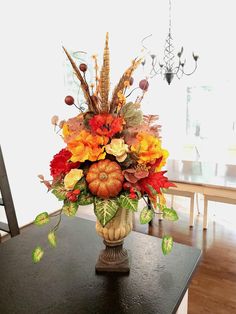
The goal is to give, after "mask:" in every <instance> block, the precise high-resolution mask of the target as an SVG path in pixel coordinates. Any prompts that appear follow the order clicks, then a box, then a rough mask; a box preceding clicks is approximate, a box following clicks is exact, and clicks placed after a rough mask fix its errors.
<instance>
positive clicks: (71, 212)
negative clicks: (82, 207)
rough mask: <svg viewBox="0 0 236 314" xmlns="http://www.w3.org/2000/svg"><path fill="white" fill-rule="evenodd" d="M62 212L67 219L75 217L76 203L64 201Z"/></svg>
mask: <svg viewBox="0 0 236 314" xmlns="http://www.w3.org/2000/svg"><path fill="white" fill-rule="evenodd" d="M62 210H63V213H64V214H65V215H66V216H69V217H72V216H75V214H76V212H77V210H78V203H77V202H69V201H65V203H64V205H63V207H62Z"/></svg>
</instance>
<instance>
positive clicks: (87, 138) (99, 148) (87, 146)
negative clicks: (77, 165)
mask: <svg viewBox="0 0 236 314" xmlns="http://www.w3.org/2000/svg"><path fill="white" fill-rule="evenodd" d="M108 140H109V139H108V137H105V136H99V135H92V134H91V133H89V132H87V131H85V130H82V131H81V132H80V133H79V134H78V135H77V136H76V137H74V138H73V139H72V140H71V141H70V142H69V143H68V146H67V149H68V150H69V151H70V152H71V153H72V157H71V158H70V160H71V161H72V162H76V161H80V162H84V161H85V160H90V161H96V160H100V159H104V158H105V156H106V152H104V145H106V144H107V143H108Z"/></svg>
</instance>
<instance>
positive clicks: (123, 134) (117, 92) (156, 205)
mask: <svg viewBox="0 0 236 314" xmlns="http://www.w3.org/2000/svg"><path fill="white" fill-rule="evenodd" d="M63 49H64V51H65V53H66V55H67V57H68V59H69V62H70V64H71V66H72V68H73V71H74V73H75V75H76V77H77V78H78V80H79V82H80V88H81V90H82V91H83V95H84V99H85V102H86V104H87V110H84V108H83V109H82V107H81V104H80V103H78V104H75V101H74V97H73V96H71V95H68V96H66V97H65V103H66V104H67V105H68V106H73V105H75V106H76V108H77V109H78V111H79V112H78V114H77V115H76V116H75V117H73V118H70V119H69V120H67V121H64V120H62V121H59V118H58V116H53V117H52V119H51V122H52V124H53V125H54V129H55V131H56V133H59V132H61V134H60V136H61V137H62V138H63V140H64V142H65V147H64V148H63V149H61V150H60V151H59V153H57V154H56V155H55V156H54V157H53V159H52V160H51V162H50V172H51V176H52V179H51V180H46V179H45V178H44V176H43V175H39V179H40V180H41V182H42V183H44V184H45V185H46V187H47V189H48V191H50V192H52V193H53V194H54V195H55V196H56V197H57V199H58V200H59V201H61V202H62V206H61V209H60V210H59V211H58V212H56V213H55V214H53V215H51V216H49V214H48V213H47V212H43V213H40V214H39V215H38V216H37V217H36V218H35V224H36V225H39V226H41V225H44V224H47V223H48V222H49V221H50V220H51V219H53V218H54V217H55V216H58V221H57V223H56V224H55V226H54V227H52V228H51V230H50V232H49V233H48V242H49V244H50V246H51V247H53V248H55V247H56V246H57V236H56V234H57V232H58V228H59V225H60V222H61V216H62V214H65V215H67V216H69V217H71V216H75V215H76V212H77V210H78V208H79V206H83V205H90V204H92V205H93V210H94V213H95V215H96V217H97V222H96V231H97V233H98V235H99V236H101V237H102V238H103V240H104V244H105V249H104V250H102V251H101V253H100V256H99V257H98V261H97V264H96V267H95V269H96V271H97V272H125V273H127V272H129V271H130V264H129V256H128V253H127V251H126V250H125V249H124V248H123V242H124V238H125V237H126V236H127V235H128V234H129V233H130V232H131V230H132V219H133V213H134V212H136V211H138V206H139V200H140V199H143V200H144V201H145V203H146V205H145V206H144V208H143V209H141V212H140V223H141V224H145V223H148V222H150V221H151V220H152V219H153V218H154V216H155V214H159V215H160V214H161V215H162V216H163V218H164V219H167V220H171V221H176V220H177V219H178V215H177V213H176V211H175V210H174V209H173V208H168V207H167V205H166V201H165V198H164V194H163V192H164V190H165V189H168V188H169V187H173V186H174V184H173V183H171V182H170V181H169V180H168V178H167V177H166V176H165V173H166V171H165V170H162V168H163V167H164V166H165V164H166V160H167V158H168V152H167V150H165V149H163V148H162V143H161V139H160V135H159V133H160V125H158V124H157V120H158V116H157V115H144V114H143V113H142V111H141V110H140V103H141V101H142V100H143V97H144V95H145V93H146V92H147V91H148V87H149V85H148V81H147V80H145V79H142V80H141V81H140V82H139V83H138V84H137V85H138V86H137V87H135V89H137V88H139V91H140V95H139V96H138V97H137V98H136V100H135V101H134V102H132V101H129V102H128V101H127V98H128V97H129V96H130V95H131V94H132V92H129V89H130V87H131V86H132V85H133V84H134V79H133V73H134V71H135V69H136V68H137V67H138V66H139V65H140V63H141V62H142V59H138V58H136V59H135V60H133V61H132V63H131V65H130V67H129V68H128V69H127V70H126V71H125V72H124V74H123V75H122V76H121V78H120V80H119V82H118V84H117V85H116V87H115V88H114V91H113V93H112V94H111V96H110V79H109V74H110V61H109V59H110V58H109V47H108V33H107V35H106V41H105V48H104V54H103V64H102V67H101V71H100V75H99V74H98V62H97V57H96V56H95V55H94V56H93V57H92V58H93V62H94V64H95V71H94V72H95V77H94V83H92V84H90V85H89V84H88V83H87V80H86V71H87V69H88V66H87V64H84V63H81V64H79V65H78V66H77V64H76V63H75V61H74V60H73V59H72V57H71V55H70V54H69V52H68V51H67V50H66V49H65V48H64V47H63ZM147 197H148V200H147ZM150 204H151V205H150ZM91 210H92V208H91ZM78 236H79V235H78ZM88 245H89V244H88ZM172 247H173V239H172V237H171V236H170V235H167V234H163V240H162V251H163V254H164V255H166V254H168V253H169V252H170V251H171V250H172ZM43 255H44V250H43V248H42V247H41V246H37V247H36V248H35V249H34V250H33V252H32V257H33V261H34V262H35V263H37V262H39V261H40V260H41V259H42V257H43Z"/></svg>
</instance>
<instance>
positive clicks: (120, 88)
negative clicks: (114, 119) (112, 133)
mask: <svg viewBox="0 0 236 314" xmlns="http://www.w3.org/2000/svg"><path fill="white" fill-rule="evenodd" d="M141 61H142V59H138V60H136V59H135V60H133V62H132V65H131V66H130V67H129V68H128V69H127V70H126V71H125V73H124V74H123V75H122V77H121V79H120V81H119V83H118V85H117V86H116V87H115V89H114V91H113V95H112V100H111V104H110V112H111V113H112V112H114V111H115V109H116V107H117V105H118V103H119V98H118V92H121V93H123V92H124V89H125V87H126V85H125V82H127V81H128V82H129V80H130V78H131V76H132V74H133V72H134V70H136V69H137V67H138V66H139V64H140V63H141Z"/></svg>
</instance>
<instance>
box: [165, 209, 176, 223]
mask: <svg viewBox="0 0 236 314" xmlns="http://www.w3.org/2000/svg"><path fill="white" fill-rule="evenodd" d="M162 213H163V218H164V219H166V220H170V221H176V220H178V219H179V217H178V214H177V213H176V211H175V210H174V209H173V208H167V207H163V208H162Z"/></svg>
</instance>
